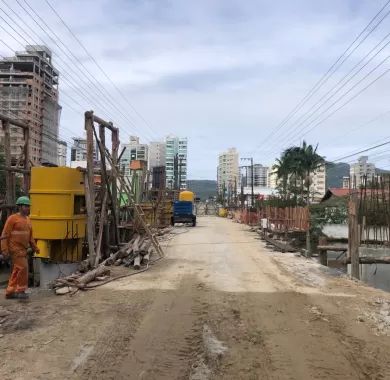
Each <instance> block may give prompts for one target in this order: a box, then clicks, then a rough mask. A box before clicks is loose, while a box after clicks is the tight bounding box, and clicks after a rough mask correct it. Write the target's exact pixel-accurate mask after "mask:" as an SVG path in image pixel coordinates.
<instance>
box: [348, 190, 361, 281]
mask: <svg viewBox="0 0 390 380" xmlns="http://www.w3.org/2000/svg"><path fill="white" fill-rule="evenodd" d="M357 210H358V208H357V194H355V193H353V194H352V195H351V199H350V201H349V205H348V211H349V239H348V252H349V255H348V258H350V260H351V276H352V277H353V278H356V279H360V270H359V268H360V266H359V244H360V238H359V225H358V213H357Z"/></svg>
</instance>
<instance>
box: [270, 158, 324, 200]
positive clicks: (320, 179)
mask: <svg viewBox="0 0 390 380" xmlns="http://www.w3.org/2000/svg"><path fill="white" fill-rule="evenodd" d="M267 178H268V181H267V187H269V188H270V189H276V188H277V187H278V185H279V183H280V180H279V179H278V176H277V174H276V170H272V169H271V170H269V171H268V175H267ZM310 181H311V185H310V198H311V201H313V202H316V201H320V200H321V199H322V197H323V196H324V195H325V193H326V190H327V189H326V166H325V165H321V166H320V167H318V168H317V169H316V170H314V171H313V172H311V173H310ZM299 183H300V181H298V184H299Z"/></svg>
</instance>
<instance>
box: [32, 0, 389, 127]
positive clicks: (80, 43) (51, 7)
mask: <svg viewBox="0 0 390 380" xmlns="http://www.w3.org/2000/svg"><path fill="white" fill-rule="evenodd" d="M24 1H26V0H24ZM45 2H46V4H47V5H48V6H49V7H50V9H51V10H52V11H53V13H54V14H55V15H56V16H57V17H58V18H59V19H60V21H61V23H62V24H63V25H64V26H65V28H66V29H67V30H68V31H69V33H70V34H71V35H72V36H73V38H74V39H75V40H76V41H77V42H78V44H79V45H80V46H81V48H82V49H83V50H84V52H85V53H86V54H87V55H88V56H89V57H90V58H91V59H92V61H93V62H94V63H95V65H96V66H97V67H98V69H99V70H100V72H101V73H102V74H103V75H104V76H105V78H106V79H107V80H108V81H109V82H110V83H111V85H112V86H113V87H114V88H115V90H116V91H117V92H118V93H119V95H120V96H121V98H122V99H123V100H124V101H125V103H126V104H128V105H129V106H130V107H131V109H132V110H133V111H134V112H135V113H136V114H137V115H138V117H139V118H140V119H141V120H142V121H143V122H144V123H145V125H146V126H147V127H148V128H149V130H150V131H151V132H152V133H154V131H153V129H152V127H151V126H150V124H149V122H147V121H146V119H145V118H144V117H143V116H142V115H141V114H140V113H139V112H138V111H137V110H136V109H135V107H134V106H133V105H132V104H131V103H130V102H129V100H128V99H127V98H126V96H125V95H124V94H123V92H122V91H121V90H120V89H119V88H118V86H117V85H116V84H115V83H114V82H113V80H112V79H111V78H110V76H109V75H107V73H106V72H105V71H104V70H103V68H102V67H101V66H100V64H99V63H98V62H97V61H96V59H95V58H94V57H93V55H92V54H91V53H90V52H89V51H88V50H87V48H86V47H85V46H84V44H83V43H82V42H81V41H80V39H79V38H78V37H77V36H76V35H75V33H74V32H73V31H72V29H71V28H70V27H69V26H68V24H67V23H66V22H65V21H64V19H63V18H62V17H61V16H60V15H59V14H58V12H57V11H56V10H55V8H54V7H53V6H52V5H51V4H50V2H49V1H48V0H45ZM389 2H390V0H389Z"/></svg>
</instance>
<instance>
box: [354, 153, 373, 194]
mask: <svg viewBox="0 0 390 380" xmlns="http://www.w3.org/2000/svg"><path fill="white" fill-rule="evenodd" d="M374 176H375V165H374V164H370V163H369V162H368V156H361V157H359V159H358V162H357V163H355V164H351V166H350V169H349V177H350V185H351V188H352V189H356V188H359V187H360V186H362V185H364V178H365V177H366V178H367V180H368V181H370V180H372V178H373V177H374Z"/></svg>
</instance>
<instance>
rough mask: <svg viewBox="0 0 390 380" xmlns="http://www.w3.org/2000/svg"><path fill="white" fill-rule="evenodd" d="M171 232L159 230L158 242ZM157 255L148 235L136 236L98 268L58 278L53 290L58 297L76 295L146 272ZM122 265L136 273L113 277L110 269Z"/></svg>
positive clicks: (166, 229) (123, 244)
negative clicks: (79, 292)
mask: <svg viewBox="0 0 390 380" xmlns="http://www.w3.org/2000/svg"><path fill="white" fill-rule="evenodd" d="M170 232H171V228H165V229H162V230H159V231H158V232H157V233H156V235H158V236H159V239H158V240H162V239H164V238H165V237H164V235H166V234H168V233H170ZM156 253H157V252H156V250H155V247H154V246H153V244H152V241H151V239H149V238H148V237H147V236H146V235H141V234H138V233H137V234H134V236H133V237H132V239H131V240H130V241H129V242H128V243H122V244H121V247H120V249H119V250H118V251H116V252H115V253H112V254H111V255H110V257H108V258H107V259H105V260H104V261H102V262H101V263H100V264H99V265H98V266H97V267H96V268H93V269H91V270H88V268H85V269H86V270H84V271H82V270H80V271H78V272H75V273H73V274H71V275H69V276H66V277H61V278H58V279H56V280H55V281H54V283H53V288H54V290H55V293H56V294H58V295H62V294H68V293H70V294H74V293H76V292H77V291H78V290H88V289H92V288H96V287H97V286H100V285H104V284H106V283H108V282H111V281H113V280H117V279H119V278H123V277H127V276H130V275H134V274H137V273H140V272H144V271H146V270H147V269H148V267H149V263H150V262H151V258H152V256H153V255H154V254H156ZM120 265H122V266H124V267H132V268H133V269H135V270H136V272H130V273H127V274H123V275H119V276H116V277H111V276H110V272H111V271H110V268H109V267H110V266H120ZM85 266H87V265H85Z"/></svg>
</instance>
